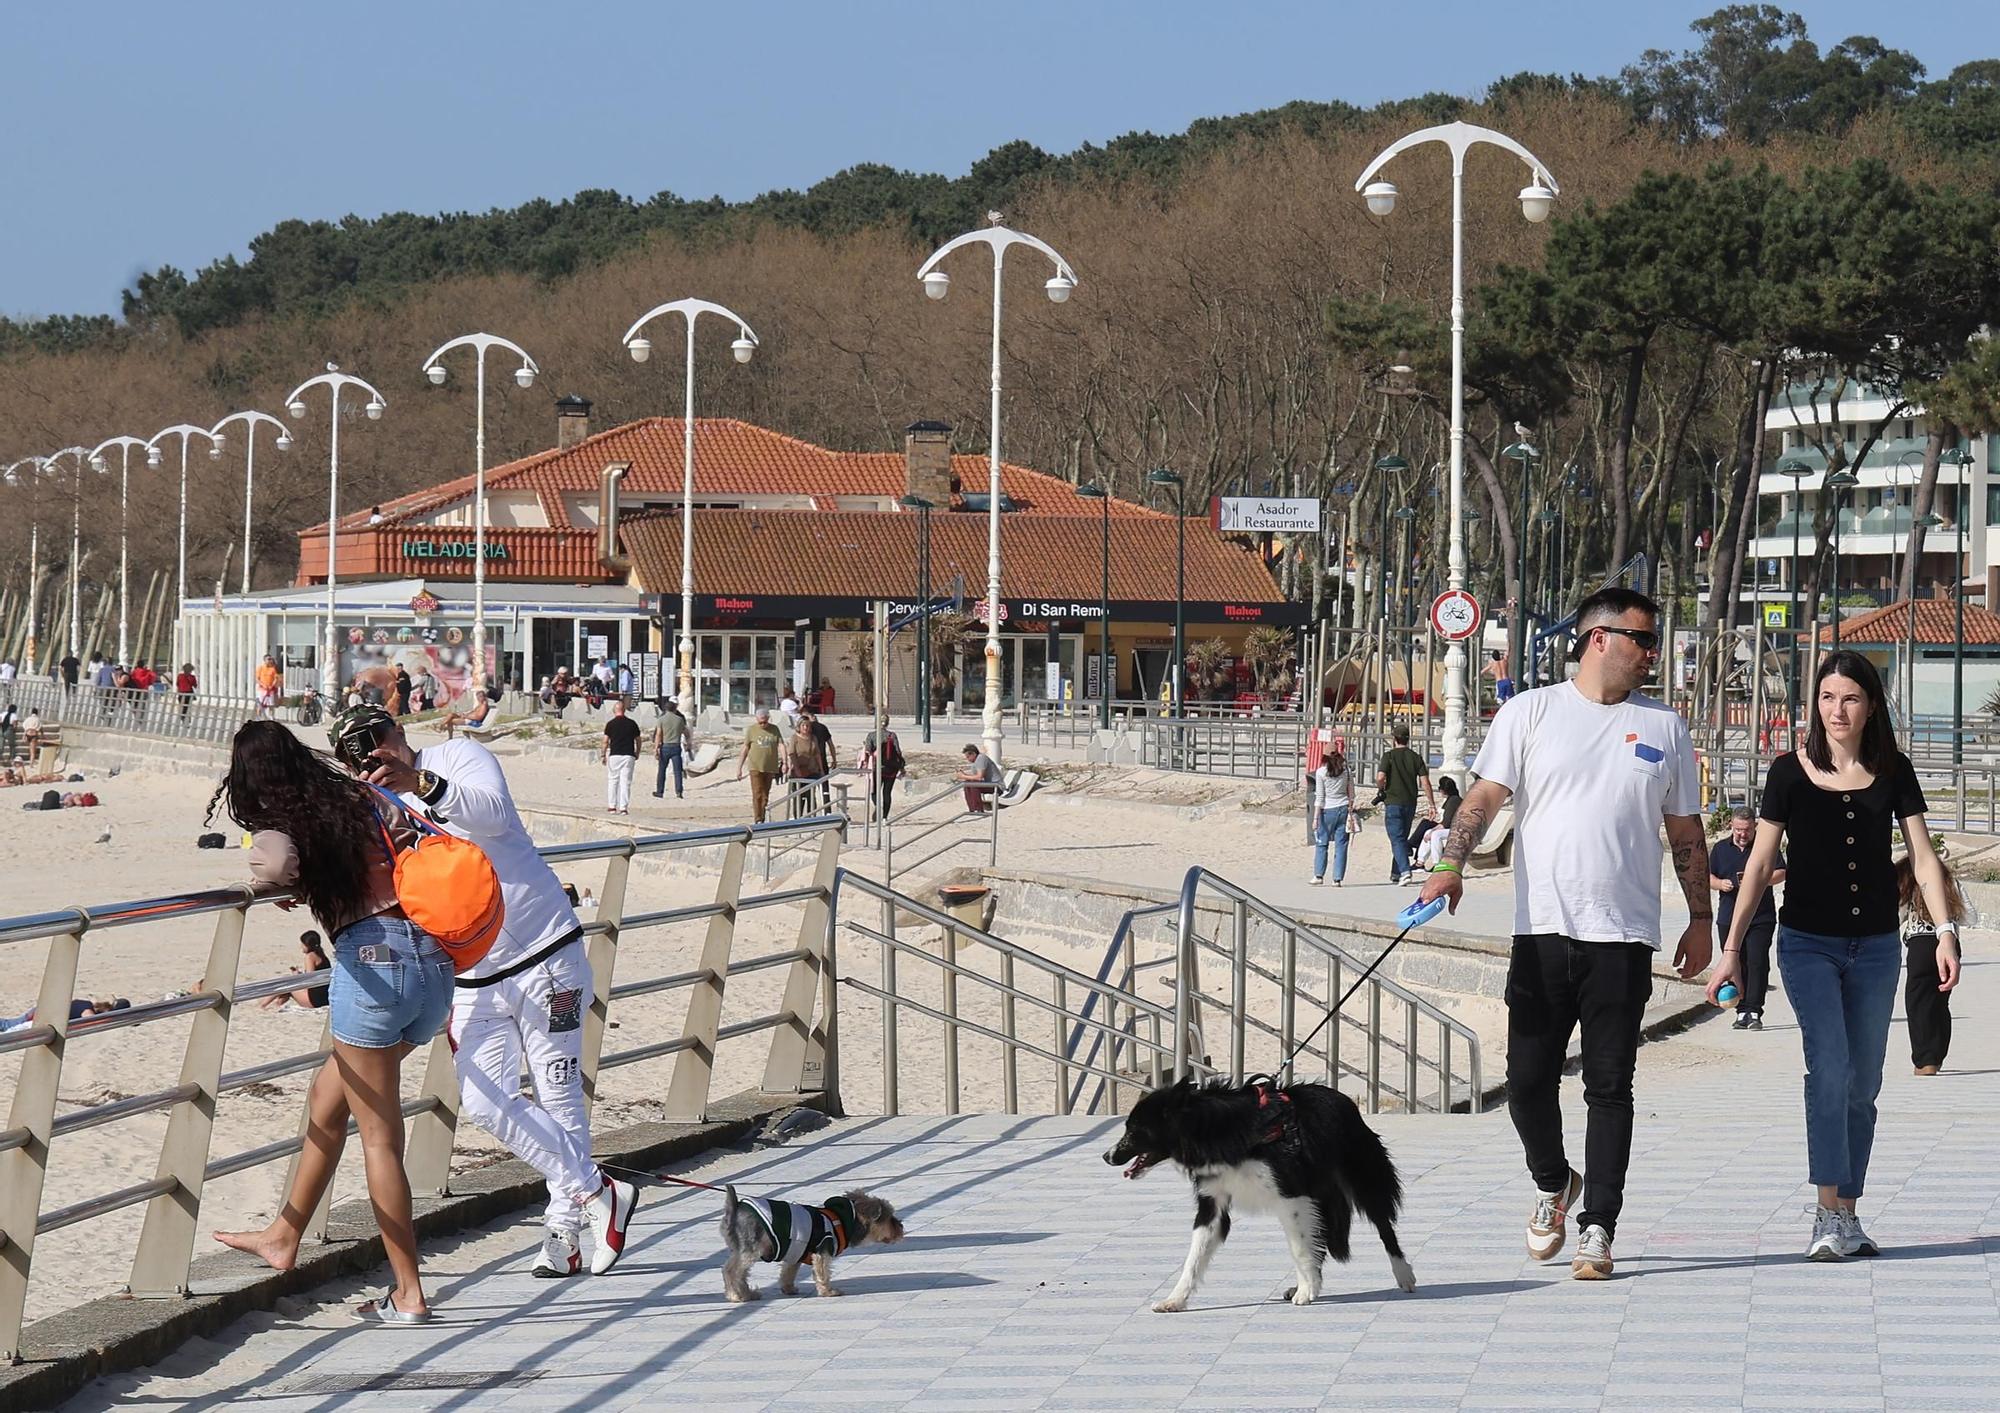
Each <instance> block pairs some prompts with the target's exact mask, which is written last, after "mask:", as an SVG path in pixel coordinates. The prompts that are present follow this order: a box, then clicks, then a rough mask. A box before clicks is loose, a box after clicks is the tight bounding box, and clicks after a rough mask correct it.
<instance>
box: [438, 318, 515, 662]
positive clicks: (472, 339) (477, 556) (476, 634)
mask: <svg viewBox="0 0 2000 1413" xmlns="http://www.w3.org/2000/svg"><path fill="white" fill-rule="evenodd" d="M454 348H471V349H474V350H476V358H475V362H476V363H477V365H478V369H479V378H478V394H477V396H476V398H475V399H474V400H475V401H476V402H477V404H478V412H477V422H476V423H475V430H474V432H473V437H472V454H473V468H474V469H473V477H474V481H473V490H472V500H473V510H472V661H473V662H474V663H475V664H476V666H475V667H474V668H473V671H474V673H475V674H477V676H476V680H475V683H474V685H475V687H477V688H480V689H484V687H485V686H486V350H487V349H489V348H504V349H506V350H507V351H508V352H509V353H513V354H518V355H519V356H520V359H521V366H520V367H519V368H517V369H515V370H514V381H515V382H517V383H519V384H520V385H521V386H522V387H524V388H528V387H533V386H534V384H535V374H537V373H539V372H541V371H542V370H541V369H540V368H539V367H538V366H536V363H535V360H534V359H532V358H530V357H528V351H527V350H526V349H525V348H522V347H521V345H519V344H518V343H513V342H510V341H509V340H507V339H503V338H501V337H500V336H499V335H498V334H466V335H464V336H463V337H460V338H455V339H453V340H451V341H450V342H449V343H444V344H440V345H438V347H437V348H436V349H434V350H432V352H431V356H430V357H429V358H426V359H425V360H424V376H425V377H426V378H429V379H430V380H431V383H432V384H433V385H434V386H437V387H442V386H443V385H444V380H445V379H446V378H447V377H448V376H450V375H449V374H448V373H447V372H446V371H445V366H444V364H442V363H440V362H439V361H438V360H439V359H440V358H443V357H444V355H445V354H447V353H449V352H451V351H452V350H453V349H454Z"/></svg>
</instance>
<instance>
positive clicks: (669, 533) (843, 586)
mask: <svg viewBox="0 0 2000 1413" xmlns="http://www.w3.org/2000/svg"><path fill="white" fill-rule="evenodd" d="M917 526H918V517H917V516H915V515H882V514H876V513H871V512H867V511H841V512H835V513H816V512H812V511H795V510H761V511H760V510H727V511H703V512H697V514H696V516H695V525H694V529H695V534H694V578H695V583H696V584H697V585H699V586H700V591H701V592H702V593H703V594H763V595H771V596H797V597H820V596H825V597H830V598H868V597H872V596H877V595H880V594H883V593H894V592H896V591H897V586H899V585H901V586H904V588H903V592H906V593H909V594H912V595H914V594H915V593H916V590H917V585H916V535H917ZM1000 533H1001V537H1002V538H1001V545H1002V553H1001V574H1002V583H1001V596H1002V597H1003V598H1007V599H1017V598H1023V599H1024V598H1043V597H1047V598H1067V599H1079V600H1086V601H1093V602H1094V601H1095V600H1096V599H1097V597H1098V595H1099V592H1100V589H1101V574H1102V541H1101V535H1102V525H1101V524H1100V522H1099V519H1098V517H1097V516H1095V515H1047V516H1019V515H1009V516H1007V517H1006V518H1005V519H1003V520H1002V522H1001V530H1000ZM620 539H621V543H622V545H623V547H624V550H625V552H626V553H627V554H629V555H630V556H631V558H632V574H633V578H634V580H635V581H636V582H637V583H638V584H639V586H640V587H642V588H644V589H647V590H651V591H653V592H662V591H672V590H674V589H675V588H677V587H678V586H679V584H680V573H681V569H680V565H681V529H680V518H679V517H678V516H676V515H671V514H664V513H657V512H654V513H647V514H642V515H636V516H632V517H630V518H628V519H626V520H625V521H624V522H623V523H622V524H621V526H620ZM1174 562H1175V534H1174V521H1173V518H1172V517H1171V516H1144V517H1135V518H1130V519H1125V520H1116V519H1114V520H1113V522H1112V526H1111V598H1112V600H1113V601H1114V602H1152V603H1171V602H1172V601H1173V598H1174ZM961 574H962V575H964V576H965V584H966V594H967V597H968V598H978V597H980V596H981V595H982V594H983V593H984V590H985V584H986V517H985V516H984V515H981V514H977V513H963V512H961V513H953V514H934V515H932V516H931V584H932V586H933V588H934V589H936V590H938V591H946V590H948V589H949V586H950V585H951V582H952V580H953V578H954V576H957V575H961ZM1187 597H1188V600H1189V601H1190V602H1194V603H1278V602H1282V601H1283V595H1282V594H1280V593H1279V592H1278V587H1277V585H1276V584H1275V583H1273V582H1272V579H1271V575H1270V573H1269V572H1268V571H1267V570H1266V569H1265V568H1264V566H1263V564H1262V563H1261V562H1260V561H1259V560H1258V558H1257V556H1256V554H1255V553H1253V552H1252V551H1251V550H1249V549H1246V548H1243V547H1241V546H1239V545H1237V544H1236V543H1234V542H1232V541H1230V540H1227V539H1225V538H1223V537H1222V536H1220V535H1218V534H1216V532H1215V531H1214V530H1213V529H1212V528H1210V526H1209V523H1208V521H1207V520H1206V519H1197V518H1192V517H1191V518H1190V519H1189V520H1188V522H1187Z"/></svg>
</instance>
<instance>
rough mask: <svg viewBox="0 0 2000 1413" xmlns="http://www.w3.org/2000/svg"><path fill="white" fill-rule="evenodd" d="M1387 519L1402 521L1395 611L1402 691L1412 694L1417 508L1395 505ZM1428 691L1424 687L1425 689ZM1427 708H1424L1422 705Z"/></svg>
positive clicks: (1414, 651) (1414, 684)
mask: <svg viewBox="0 0 2000 1413" xmlns="http://www.w3.org/2000/svg"><path fill="white" fill-rule="evenodd" d="M1389 518H1390V519H1391V520H1398V521H1401V522H1402V526H1403V602H1402V606H1401V607H1400V608H1399V609H1398V610H1397V617H1399V618H1400V619H1402V621H1403V624H1404V626H1405V629H1406V631H1405V633H1404V636H1403V690H1404V691H1406V692H1409V693H1411V694H1412V696H1414V695H1415V691H1416V671H1417V634H1416V626H1417V612H1416V598H1417V583H1416V577H1417V569H1416V544H1415V541H1416V525H1417V508H1416V507H1415V506H1414V505H1399V506H1397V507H1396V508H1395V510H1394V511H1392V512H1390V516H1389ZM1427 690H1428V689H1427ZM1426 710H1428V707H1427V708H1426Z"/></svg>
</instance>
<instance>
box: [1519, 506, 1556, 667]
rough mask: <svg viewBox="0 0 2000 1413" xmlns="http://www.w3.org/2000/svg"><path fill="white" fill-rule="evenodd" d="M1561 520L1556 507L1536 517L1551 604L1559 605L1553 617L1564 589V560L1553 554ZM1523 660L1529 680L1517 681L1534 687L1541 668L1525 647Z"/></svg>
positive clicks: (1547, 508)
mask: <svg viewBox="0 0 2000 1413" xmlns="http://www.w3.org/2000/svg"><path fill="white" fill-rule="evenodd" d="M1561 519H1562V514H1561V512H1559V511H1558V510H1556V508H1555V507H1554V506H1547V507H1545V508H1544V509H1543V510H1542V511H1541V513H1540V514H1538V515H1536V516H1535V523H1536V524H1538V525H1540V526H1541V527H1542V558H1543V559H1545V560H1547V561H1548V572H1547V575H1546V576H1545V577H1546V578H1547V579H1548V583H1549V587H1548V595H1549V602H1550V603H1552V604H1556V605H1557V607H1556V608H1553V609H1551V610H1550V613H1551V614H1552V615H1553V614H1555V613H1559V612H1561V607H1560V605H1561V601H1562V589H1561V588H1560V587H1559V586H1558V583H1557V581H1558V579H1559V578H1560V576H1561V574H1562V560H1561V557H1560V556H1559V555H1557V554H1554V553H1552V551H1553V549H1554V547H1555V541H1556V525H1557V522H1559V521H1560V520H1561ZM1521 658H1522V664H1523V666H1524V667H1526V669H1527V678H1526V680H1525V682H1523V679H1521V678H1516V679H1515V681H1516V683H1519V684H1521V685H1525V686H1529V687H1532V686H1534V685H1535V683H1536V681H1538V680H1539V668H1538V667H1537V665H1536V663H1535V661H1534V658H1533V656H1532V655H1531V654H1530V653H1529V652H1528V651H1527V649H1526V647H1525V646H1524V647H1523V648H1522V652H1521Z"/></svg>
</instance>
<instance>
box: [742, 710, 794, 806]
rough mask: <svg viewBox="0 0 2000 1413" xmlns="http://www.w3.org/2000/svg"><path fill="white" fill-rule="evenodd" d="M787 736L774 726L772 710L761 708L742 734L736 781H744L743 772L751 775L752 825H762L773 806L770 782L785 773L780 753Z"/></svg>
mask: <svg viewBox="0 0 2000 1413" xmlns="http://www.w3.org/2000/svg"><path fill="white" fill-rule="evenodd" d="M784 744H785V737H784V733H783V732H781V731H779V730H778V728H777V727H775V726H773V725H772V724H771V709H770V708H769V707H758V708H757V717H756V720H754V721H752V722H751V723H750V729H749V730H747V731H745V732H744V733H743V751H742V754H740V755H738V756H737V757H736V778H737V779H738V780H741V779H742V778H743V771H744V769H745V767H748V769H749V771H750V822H751V823H752V824H762V823H763V822H764V814H765V811H766V810H767V809H768V808H769V807H770V803H771V782H772V781H773V780H776V779H777V778H778V776H779V775H780V774H782V773H783V771H784V762H783V760H782V759H781V757H780V754H779V753H780V751H781V750H782V749H783V748H784Z"/></svg>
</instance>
